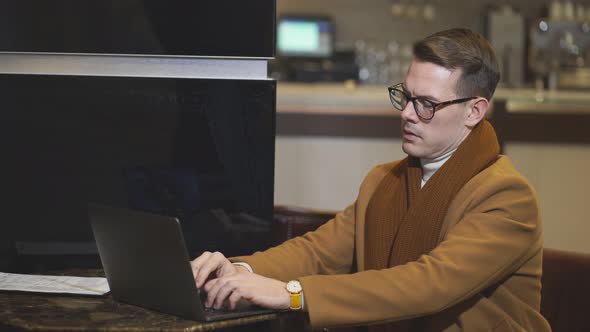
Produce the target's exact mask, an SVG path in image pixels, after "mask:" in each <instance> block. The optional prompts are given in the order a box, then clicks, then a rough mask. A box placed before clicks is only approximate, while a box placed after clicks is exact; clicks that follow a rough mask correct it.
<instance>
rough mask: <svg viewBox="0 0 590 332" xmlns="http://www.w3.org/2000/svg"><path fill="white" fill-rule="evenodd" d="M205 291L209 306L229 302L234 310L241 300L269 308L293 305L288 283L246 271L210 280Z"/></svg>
mask: <svg viewBox="0 0 590 332" xmlns="http://www.w3.org/2000/svg"><path fill="white" fill-rule="evenodd" d="M205 291H206V292H207V301H205V306H206V307H208V308H210V307H213V308H215V309H220V308H222V307H223V306H224V304H227V307H229V309H232V310H233V309H235V308H236V304H237V303H238V301H240V300H246V301H248V302H249V303H252V304H256V305H259V306H261V307H264V308H269V309H288V308H289V306H290V305H291V295H290V294H289V292H288V291H287V289H286V283H284V282H282V281H279V280H275V279H270V278H266V277H263V276H261V275H258V274H256V273H250V272H244V271H239V272H238V273H233V274H226V275H224V276H221V277H219V278H216V279H212V280H209V281H208V282H207V283H206V284H205ZM226 301H227V302H226Z"/></svg>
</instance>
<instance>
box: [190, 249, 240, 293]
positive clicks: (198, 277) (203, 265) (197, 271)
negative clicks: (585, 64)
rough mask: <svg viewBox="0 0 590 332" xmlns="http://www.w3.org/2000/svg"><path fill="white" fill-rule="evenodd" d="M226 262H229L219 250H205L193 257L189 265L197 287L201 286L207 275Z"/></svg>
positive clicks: (217, 269)
mask: <svg viewBox="0 0 590 332" xmlns="http://www.w3.org/2000/svg"><path fill="white" fill-rule="evenodd" d="M226 261H227V262H226ZM226 263H228V264H231V263H229V261H228V260H227V258H225V256H223V254H222V253H220V252H214V253H210V252H205V253H203V254H202V255H201V256H199V257H198V258H197V259H195V260H194V261H193V262H192V263H191V266H192V269H193V275H194V277H195V282H196V284H197V288H201V287H202V286H203V284H204V283H205V281H207V278H208V277H209V275H210V274H211V273H212V272H214V271H219V270H220V269H221V267H223V266H224V264H226Z"/></svg>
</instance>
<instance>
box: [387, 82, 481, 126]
mask: <svg viewBox="0 0 590 332" xmlns="http://www.w3.org/2000/svg"><path fill="white" fill-rule="evenodd" d="M387 90H389V99H390V100H391V104H393V107H395V109H397V110H398V111H403V110H404V108H406V105H407V104H408V102H412V104H413V105H414V111H415V112H416V115H418V117H419V118H420V119H422V120H426V121H428V120H431V119H432V118H433V117H434V112H436V111H438V110H440V109H441V108H443V107H446V106H449V105H452V104H459V103H464V102H466V101H468V100H472V99H475V98H477V97H468V98H459V99H454V100H449V101H443V102H440V103H435V102H433V101H430V100H428V99H426V98H424V97H412V96H411V95H409V94H408V93H406V92H405V91H404V89H403V87H402V83H398V84H396V85H392V86H390V87H388V88H387Z"/></svg>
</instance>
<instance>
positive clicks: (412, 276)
mask: <svg viewBox="0 0 590 332" xmlns="http://www.w3.org/2000/svg"><path fill="white" fill-rule="evenodd" d="M471 196H472V197H473V198H472V200H471V201H470V202H469V204H468V207H467V208H466V209H465V213H462V214H461V215H462V217H461V218H460V220H459V221H458V222H457V223H456V224H455V225H454V226H453V227H452V228H450V229H449V231H448V232H447V235H446V237H445V238H444V239H443V241H442V242H441V243H440V244H439V245H438V246H437V247H436V248H435V249H433V250H432V251H431V252H430V253H428V254H426V255H423V256H421V257H420V258H419V259H418V260H417V261H414V262H411V263H408V264H404V265H399V266H396V267H393V268H388V269H383V270H369V271H363V272H358V273H354V274H348V275H330V276H327V275H326V276H322V275H313V276H306V277H303V278H300V279H299V280H300V281H301V284H302V286H303V291H304V293H305V304H306V307H307V309H308V311H309V315H310V322H311V325H312V327H314V328H315V327H325V326H346V325H356V324H367V323H385V322H392V321H397V320H403V319H409V318H414V317H418V316H424V315H428V314H434V313H437V312H440V311H442V310H444V309H446V308H448V307H450V306H452V305H454V304H457V303H459V302H461V301H463V300H465V299H468V298H471V297H473V296H474V295H476V294H477V293H479V292H481V291H483V290H484V289H486V288H488V287H490V286H491V285H494V284H495V283H497V282H499V281H501V280H502V279H503V278H505V277H507V276H509V275H510V274H512V273H514V272H515V271H516V270H518V268H519V267H520V266H521V265H522V264H524V262H525V261H526V260H528V259H529V258H530V257H531V256H532V255H533V254H534V252H536V251H537V250H538V249H539V248H540V247H541V243H540V242H541V227H540V224H539V217H538V207H537V203H536V198H535V195H534V193H533V191H532V188H531V187H530V186H529V185H528V183H526V182H525V180H524V179H522V178H521V177H519V176H517V175H509V176H501V177H499V178H494V179H493V181H486V184H485V185H483V186H481V187H478V188H476V189H475V192H474V193H473V194H472V195H471ZM471 196H470V197H471Z"/></svg>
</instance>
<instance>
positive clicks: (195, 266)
mask: <svg viewBox="0 0 590 332" xmlns="http://www.w3.org/2000/svg"><path fill="white" fill-rule="evenodd" d="M209 256H211V253H210V252H208V251H205V252H204V253H202V254H201V256H199V257H197V258H195V259H194V260H192V261H191V262H190V264H191V269H192V270H193V276H194V277H195V280H196V279H197V275H198V274H199V270H200V269H201V267H202V266H203V264H205V262H206V261H207V260H208V259H209Z"/></svg>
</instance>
